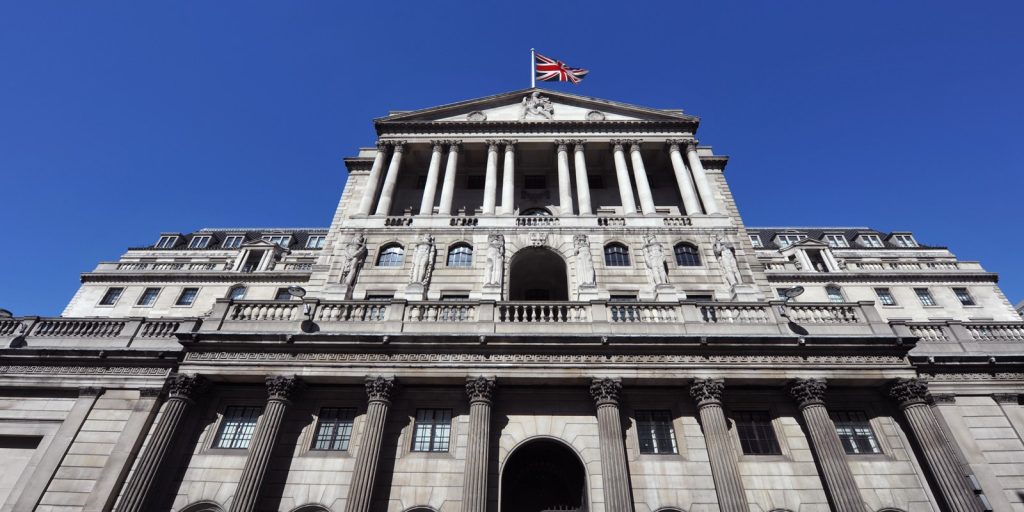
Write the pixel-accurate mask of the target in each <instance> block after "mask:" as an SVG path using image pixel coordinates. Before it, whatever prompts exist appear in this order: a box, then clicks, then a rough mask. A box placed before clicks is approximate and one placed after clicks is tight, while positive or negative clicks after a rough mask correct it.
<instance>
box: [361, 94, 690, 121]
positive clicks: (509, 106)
mask: <svg viewBox="0 0 1024 512" xmlns="http://www.w3.org/2000/svg"><path fill="white" fill-rule="evenodd" d="M376 121H377V122H378V123H392V122H398V123H404V122H459V121H464V122H488V121H503V122H508V121H526V122H543V121H595V122H601V121H677V122H678V121H683V122H686V121H697V118H696V117H694V116H690V115H686V114H684V113H683V112H682V111H681V110H667V109H656V108H648V107H641V106H637V105H630V104H627V103H621V102H616V101H609V100H603V99H599V98H590V97H586V96H579V95H575V94H568V93H564V92H559V91H549V90H545V89H522V90H518V91H512V92H507V93H503V94H498V95H494V96H488V97H485V98H477V99H472V100H466V101H460V102H458V103H452V104H449V105H442V106H438V107H432V108H427V109H422V110H414V111H410V112H393V113H392V114H391V115H388V116H386V117H382V118H379V119H377V120H376Z"/></svg>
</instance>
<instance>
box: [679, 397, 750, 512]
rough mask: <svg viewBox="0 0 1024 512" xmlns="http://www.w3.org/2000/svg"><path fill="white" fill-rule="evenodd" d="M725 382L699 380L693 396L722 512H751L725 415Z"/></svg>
mask: <svg viewBox="0 0 1024 512" xmlns="http://www.w3.org/2000/svg"><path fill="white" fill-rule="evenodd" d="M724 390H725V382H724V381H723V380H722V379H697V380H694V381H693V385H691V386H690V396H691V397H693V400H694V401H695V402H697V414H698V415H699V416H700V426H701V429H702V430H703V431H704V441H705V442H707V444H708V460H709V462H710V463H711V476H712V478H713V479H714V482H715V492H716V493H718V509H719V510H721V511H722V512H749V510H750V507H749V505H747V493H746V491H744V490H743V480H742V479H741V478H740V468H739V465H738V463H737V461H736V452H735V451H734V450H733V448H732V439H731V438H730V437H729V423H728V421H727V420H726V419H725V413H724V412H723V411H722V391H724Z"/></svg>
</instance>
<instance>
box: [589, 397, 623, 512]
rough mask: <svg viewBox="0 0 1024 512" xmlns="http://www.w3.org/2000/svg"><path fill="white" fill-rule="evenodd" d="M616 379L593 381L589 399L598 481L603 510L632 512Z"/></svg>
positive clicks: (608, 511)
mask: <svg viewBox="0 0 1024 512" xmlns="http://www.w3.org/2000/svg"><path fill="white" fill-rule="evenodd" d="M621 395H622V382H621V381H620V380H619V379H609V378H603V379H594V380H593V382H591V384H590V396H591V397H593V399H594V405H596V406H597V429H598V437H599V439H598V443H599V444H600V445H601V480H602V482H603V483H604V509H605V510H606V511H607V512H632V511H633V496H632V495H631V493H630V488H629V465H628V463H627V461H626V447H625V445H624V444H623V438H622V418H621V417H620V416H619V400H620V398H621Z"/></svg>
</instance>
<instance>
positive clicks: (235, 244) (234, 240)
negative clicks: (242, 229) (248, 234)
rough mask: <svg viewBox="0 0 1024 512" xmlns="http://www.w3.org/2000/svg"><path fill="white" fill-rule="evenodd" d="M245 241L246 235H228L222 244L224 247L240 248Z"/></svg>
mask: <svg viewBox="0 0 1024 512" xmlns="http://www.w3.org/2000/svg"><path fill="white" fill-rule="evenodd" d="M244 241H245V235H228V236H226V237H224V243H222V244H220V246H221V248H223V249H238V248H239V247H241V246H242V242H244Z"/></svg>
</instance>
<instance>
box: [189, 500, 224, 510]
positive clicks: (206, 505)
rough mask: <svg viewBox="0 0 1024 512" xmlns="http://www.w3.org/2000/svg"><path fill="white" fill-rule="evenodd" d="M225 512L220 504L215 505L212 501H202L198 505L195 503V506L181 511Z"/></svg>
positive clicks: (192, 505)
mask: <svg viewBox="0 0 1024 512" xmlns="http://www.w3.org/2000/svg"><path fill="white" fill-rule="evenodd" d="M223 511H224V509H223V508H222V507H221V506H220V505H218V504H216V503H214V502H212V501H200V502H198V503H193V504H191V505H189V506H187V507H185V508H183V509H181V512H223Z"/></svg>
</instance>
